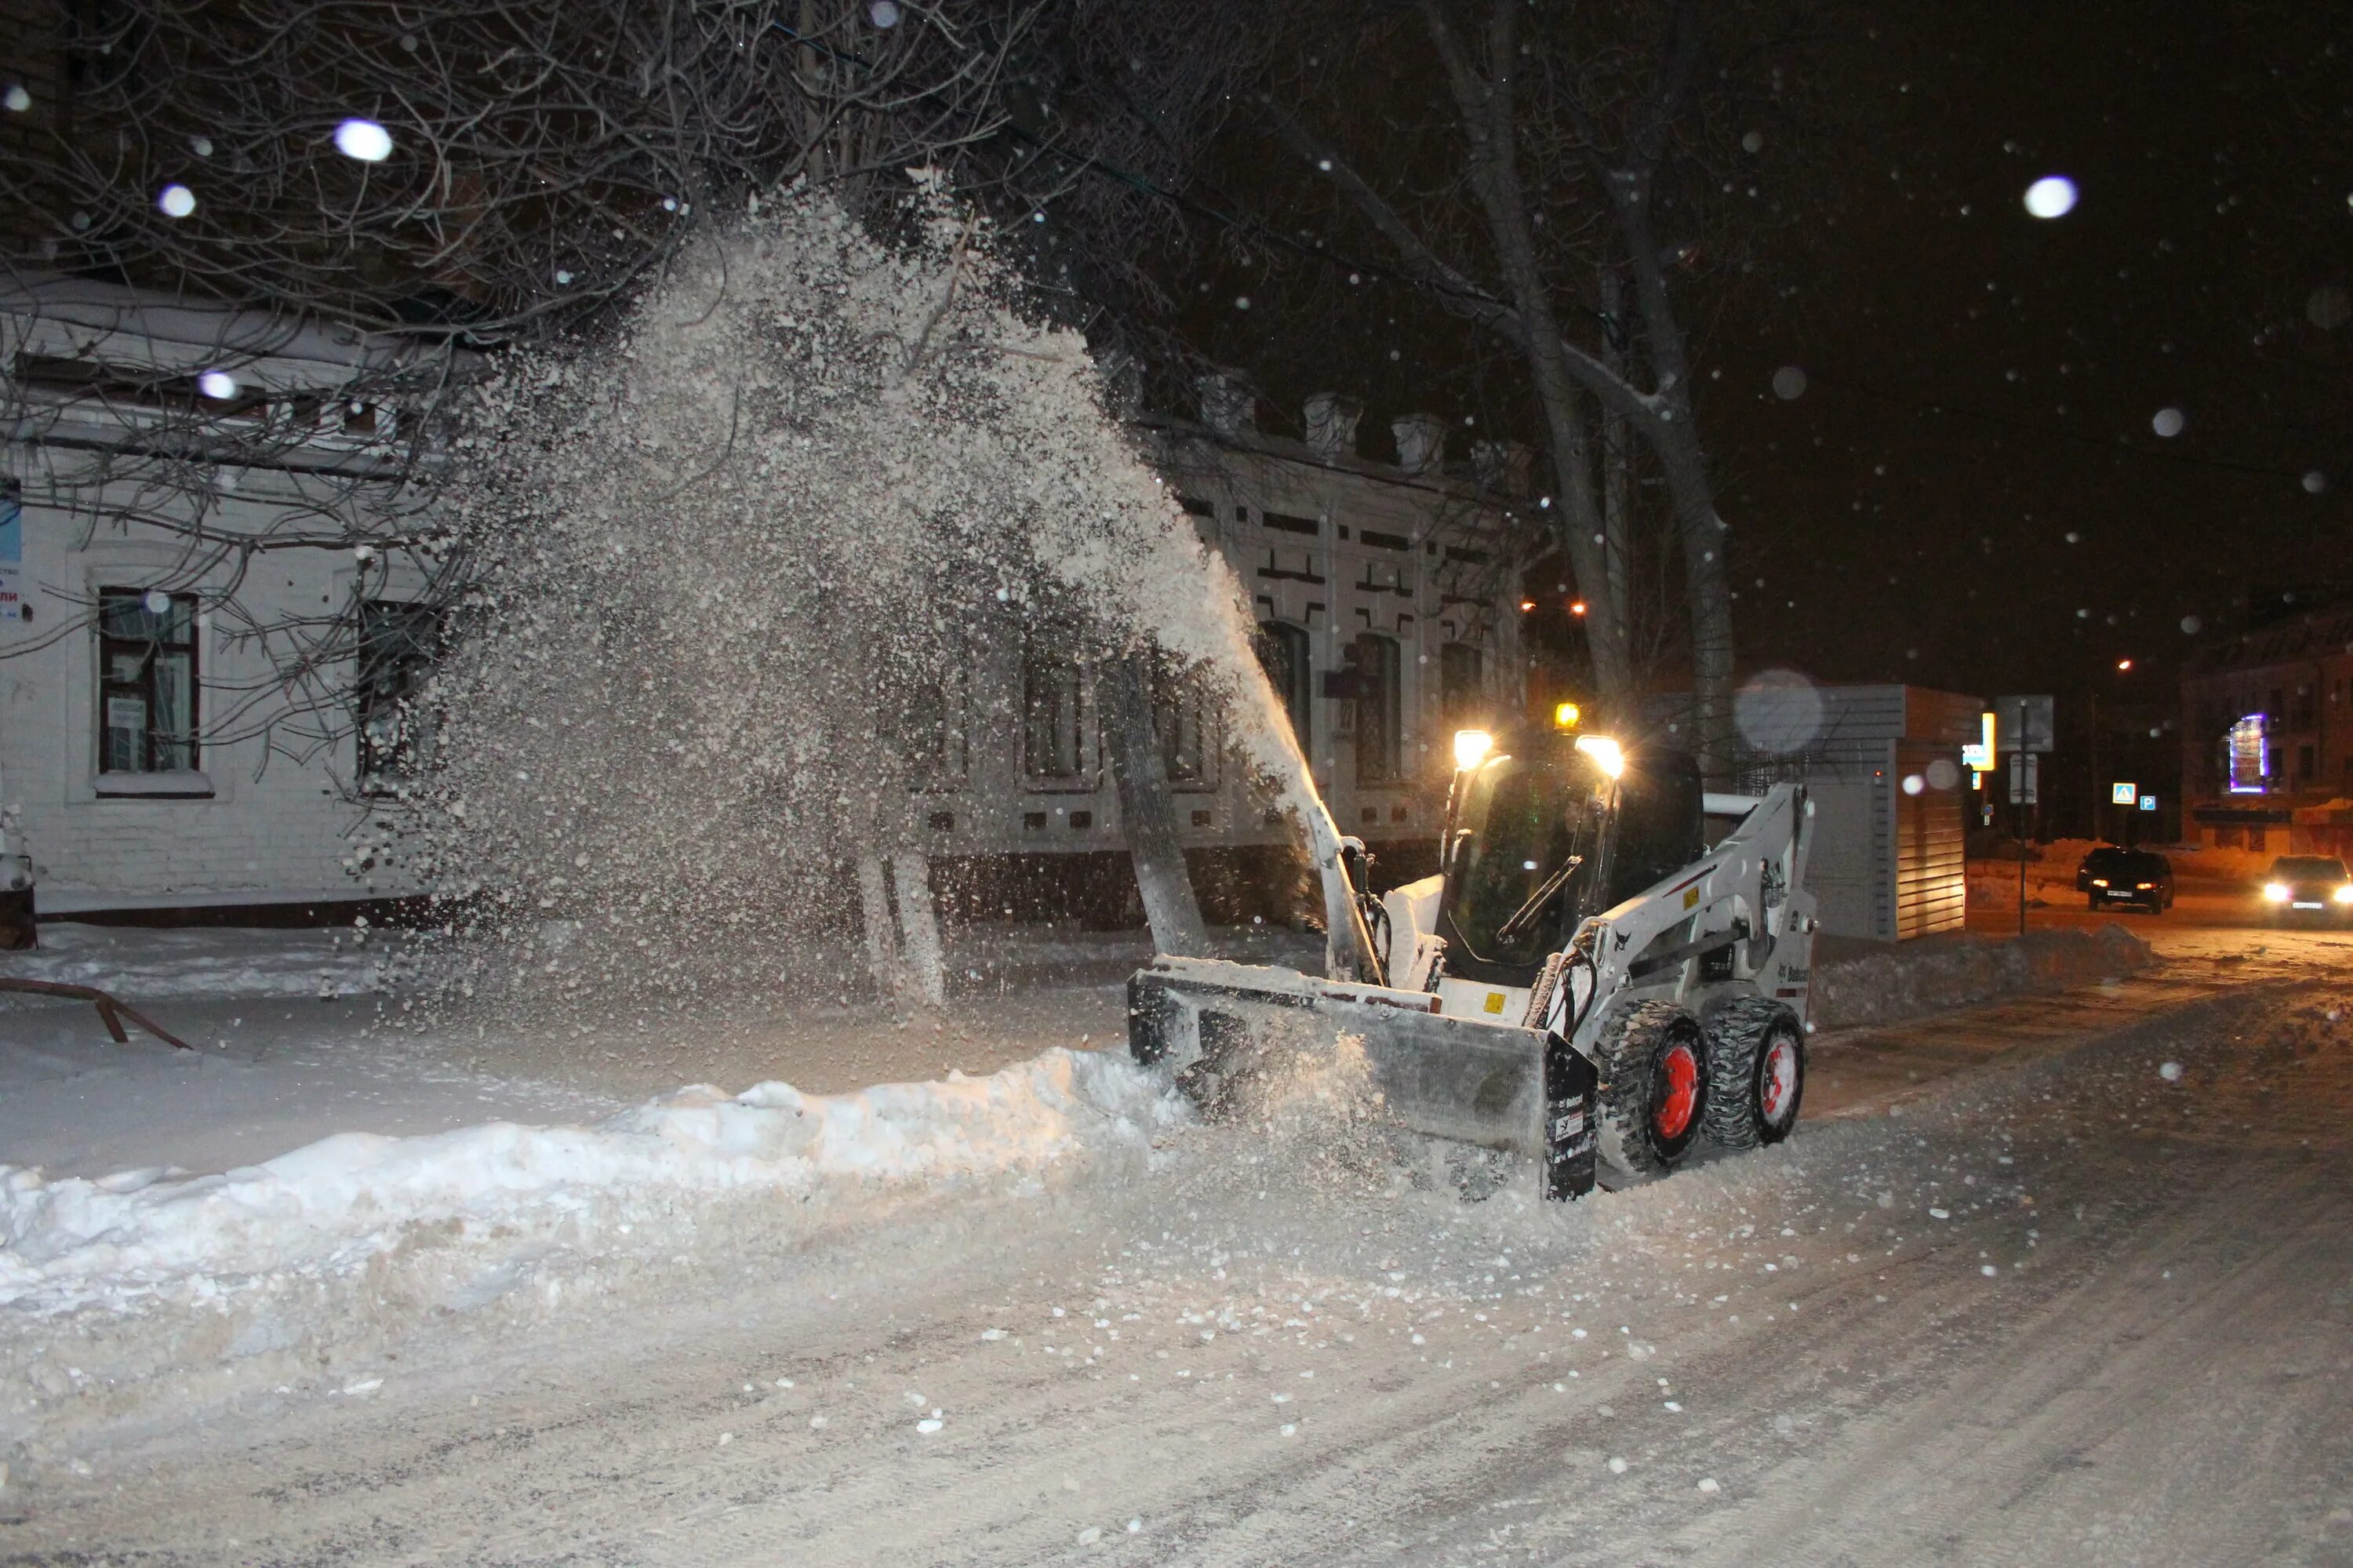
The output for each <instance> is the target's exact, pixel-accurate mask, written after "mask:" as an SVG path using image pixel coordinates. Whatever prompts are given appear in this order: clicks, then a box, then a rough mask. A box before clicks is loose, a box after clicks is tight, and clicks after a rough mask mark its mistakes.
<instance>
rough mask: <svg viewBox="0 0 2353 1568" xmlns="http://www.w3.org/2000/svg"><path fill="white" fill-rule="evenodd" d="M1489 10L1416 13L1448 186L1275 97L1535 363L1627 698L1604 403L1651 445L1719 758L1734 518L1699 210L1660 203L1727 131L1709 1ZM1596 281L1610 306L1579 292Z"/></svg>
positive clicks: (1440, 273)
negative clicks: (1709, 413) (1687, 276)
mask: <svg viewBox="0 0 2353 1568" xmlns="http://www.w3.org/2000/svg"><path fill="white" fill-rule="evenodd" d="M1478 9H1479V8H1476V7H1472V6H1470V5H1451V4H1449V3H1447V0H1415V4H1414V5H1412V7H1411V16H1412V21H1413V25H1414V26H1415V27H1416V28H1417V29H1418V30H1419V33H1420V35H1421V37H1422V40H1423V42H1424V43H1426V45H1427V48H1428V50H1429V52H1430V58H1432V59H1433V60H1434V61H1435V62H1436V64H1437V67H1438V69H1439V72H1440V75H1441V77H1442V79H1443V82H1444V86H1445V92H1446V99H1447V104H1446V108H1447V110H1448V113H1447V114H1446V116H1445V117H1444V118H1443V119H1442V120H1438V119H1437V118H1436V117H1433V120H1434V122H1436V123H1437V124H1438V125H1439V126H1440V127H1441V128H1442V131H1443V132H1445V133H1447V134H1449V135H1451V144H1450V145H1449V146H1448V148H1447V151H1446V153H1445V154H1444V156H1445V158H1446V164H1445V166H1444V168H1443V169H1442V171H1441V172H1440V175H1439V176H1438V182H1437V183H1436V185H1435V186H1434V188H1433V185H1432V184H1431V183H1430V182H1429V181H1428V179H1427V178H1426V177H1425V179H1424V181H1423V182H1422V183H1421V184H1420V185H1419V189H1416V188H1415V185H1414V183H1413V181H1412V178H1411V176H1412V175H1413V174H1414V173H1416V172H1419V173H1422V174H1424V175H1425V176H1426V175H1427V174H1428V171H1427V169H1426V168H1425V169H1422V170H1419V171H1416V170H1415V169H1414V166H1413V164H1407V165H1406V166H1405V167H1404V168H1402V169H1398V170H1397V171H1396V172H1395V173H1390V172H1389V171H1388V170H1384V169H1381V168H1378V167H1377V166H1376V165H1373V164H1367V163H1366V160H1365V156H1364V154H1361V153H1358V152H1356V151H1352V150H1351V149H1350V148H1349V147H1347V146H1345V145H1344V143H1343V140H1342V138H1340V137H1339V136H1336V135H1333V134H1328V133H1325V132H1320V131H1318V130H1316V129H1314V128H1312V127H1311V126H1310V125H1309V123H1308V122H1307V121H1306V118H1305V117H1304V115H1303V114H1302V113H1301V112H1298V111H1295V110H1294V109H1293V107H1292V105H1291V104H1290V103H1288V102H1286V101H1284V100H1283V99H1282V98H1280V97H1278V96H1277V95H1275V94H1272V93H1270V94H1268V95H1267V96H1266V97H1265V98H1264V99H1263V100H1262V101H1263V103H1264V106H1265V109H1266V111H1267V115H1268V119H1269V122H1271V125H1272V126H1273V128H1274V130H1275V132H1276V133H1277V134H1278V135H1279V137H1280V138H1281V139H1282V142H1283V143H1284V144H1286V145H1287V146H1288V147H1289V148H1290V149H1291V151H1292V152H1293V154H1295V155H1296V156H1297V157H1299V158H1300V159H1301V160H1303V162H1305V163H1306V164H1309V165H1311V166H1312V167H1313V168H1314V169H1315V170H1316V171H1318V172H1319V173H1321V174H1322V175H1324V176H1326V177H1327V178H1328V180H1329V182H1330V184H1331V185H1332V187H1333V188H1334V190H1335V192H1336V194H1337V195H1338V196H1339V198H1340V199H1341V200H1343V201H1344V202H1345V204H1346V205H1347V206H1348V207H1352V208H1353V209H1354V210H1355V212H1356V214H1357V215H1358V216H1359V217H1361V218H1362V219H1363V221H1364V222H1365V223H1366V225H1367V226H1368V227H1369V228H1371V230H1372V231H1373V232H1374V233H1375V234H1376V235H1377V237H1378V238H1379V240H1380V241H1381V242H1382V243H1383V244H1385V245H1386V246H1387V248H1388V250H1389V252H1390V253H1391V255H1392V256H1393V257H1394V258H1395V260H1396V263H1397V264H1398V266H1400V267H1401V268H1403V269H1404V270H1406V271H1407V272H1408V273H1409V275H1410V276H1411V277H1412V278H1414V279H1415V280H1416V281H1419V282H1420V283H1421V284H1422V285H1423V286H1424V287H1426V288H1427V289H1429V290H1430V291H1432V292H1433V293H1434V294H1435V295H1436V296H1437V298H1438V299H1439V300H1440V301H1441V302H1443V304H1444V305H1445V307H1446V308H1447V309H1448V310H1450V311H1451V312H1453V313H1456V314H1458V315H1460V316H1461V317H1463V318H1465V319H1467V320H1469V321H1471V322H1472V323H1475V324H1477V325H1478V326H1479V327H1481V328H1482V330H1484V331H1485V332H1487V333H1489V334H1493V336H1494V337H1496V338H1497V339H1499V340H1501V341H1502V342H1503V343H1504V344H1508V345H1509V346H1510V348H1511V349H1512V350H1514V352H1515V353H1516V354H1518V355H1520V356H1522V358H1523V359H1524V360H1525V365H1526V367H1527V372H1528V376H1529V380H1530V383H1531V385H1532V387H1533V389H1534V392H1535V400H1536V402H1537V405H1538V407H1539V408H1540V409H1541V411H1542V415H1543V419H1544V426H1545V435H1546V442H1547V445H1548V447H1549V449H1550V455H1551V458H1552V462H1553V468H1554V471H1555V477H1556V482H1557V489H1556V494H1557V496H1558V498H1559V501H1560V505H1561V512H1562V518H1561V539H1560V543H1561V546H1562V548H1563V552H1564V554H1565V555H1566V556H1567V559H1568V561H1569V563H1570V566H1571V568H1572V569H1573V570H1574V571H1575V572H1576V574H1577V579H1578V581H1579V582H1580V583H1582V584H1586V585H1588V594H1587V600H1588V612H1587V616H1586V624H1587V627H1588V637H1589V639H1590V641H1591V647H1592V657H1593V664H1594V673H1595V679H1596V682H1597V684H1598V686H1599V691H1600V694H1601V695H1602V696H1603V698H1604V699H1605V700H1606V701H1607V702H1609V704H1610V705H1612V706H1614V707H1619V708H1621V709H1622V708H1623V707H1625V706H1626V705H1630V703H1631V701H1632V699H1633V697H1634V694H1635V686H1636V668H1635V660H1634V652H1633V647H1634V643H1635V641H1636V632H1635V629H1634V628H1633V626H1632V625H1630V617H1631V613H1632V604H1631V599H1630V577H1631V572H1632V567H1631V562H1632V560H1633V555H1634V551H1633V546H1632V542H1631V541H1630V539H1629V538H1628V536H1627V528H1628V512H1627V509H1626V508H1625V507H1624V506H1623V505H1610V504H1608V500H1609V496H1608V493H1607V485H1606V482H1601V481H1599V476H1598V473H1597V465H1596V462H1595V446H1596V441H1595V439H1594V437H1595V424H1594V414H1595V411H1596V410H1597V409H1598V411H1599V413H1600V414H1601V415H1602V416H1603V417H1604V418H1605V419H1606V420H1607V421H1609V422H1610V423H1612V424H1615V423H1618V422H1622V424H1623V426H1624V428H1626V429H1630V430H1631V431H1632V432H1633V433H1634V434H1635V435H1637V436H1639V437H1640V438H1641V440H1642V442H1643V443H1644V444H1645V446H1646V447H1647V448H1648V449H1649V450H1650V451H1651V453H1652V454H1653V456H1654V458H1655V460H1656V461H1657V463H1658V467H1659V471H1660V473H1661V475H1662V478H1663V480H1664V482H1665V485H1666V488H1667V492H1668V494H1669V496H1670V497H1671V501H1672V537H1673V540H1674V543H1675V546H1676V550H1677V554H1678V556H1679V566H1680V568H1681V577H1682V581H1683V593H1684V599H1685V610H1686V614H1687V616H1688V623H1689V627H1690V650H1691V661H1692V677H1693V688H1694V695H1695V699H1696V707H1697V712H1696V714H1695V715H1694V716H1695V720H1696V724H1697V728H1698V732H1699V734H1698V738H1699V741H1700V743H1701V749H1702V751H1703V754H1704V757H1705V758H1706V759H1707V762H1708V765H1709V767H1710V768H1711V770H1712V771H1720V770H1721V767H1722V764H1723V760H1724V755H1725V747H1726V743H1727V740H1728V736H1729V727H1730V694H1731V683H1732V673H1733V632H1732V614H1731V596H1730V591H1729V581H1728V578H1727V576H1726V572H1725V561H1724V554H1725V550H1724V535H1725V532H1726V524H1725V522H1724V520H1723V519H1722V517H1721V515H1720V514H1719V513H1718V511H1717V507H1716V500H1715V486H1714V483H1713V482H1712V480H1711V478H1710V475H1709V470H1708V463H1707V456H1706V451H1705V448H1704V443H1703V440H1702V438H1701V433H1700V429H1699V421H1698V418H1697V410H1696V408H1695V406H1694V386H1693V374H1692V366H1691V353H1690V346H1689V341H1688V336H1687V334H1686V331H1685V328H1684V325H1683V320H1682V317H1681V316H1680V314H1679V313H1678V310H1677V291H1676V288H1675V286H1674V283H1673V274H1674V272H1675V271H1676V270H1677V269H1678V268H1679V267H1680V266H1681V264H1682V263H1683V260H1684V259H1685V258H1687V257H1688V256H1690V255H1691V254H1692V253H1693V251H1694V249H1695V248H1696V241H1697V239H1698V238H1700V237H1699V236H1698V235H1697V234H1694V233H1692V232H1688V228H1690V227H1691V226H1693V225H1694V223H1695V222H1696V221H1699V220H1698V219H1697V218H1696V217H1695V216H1694V214H1693V213H1692V212H1691V210H1690V207H1689V205H1688V204H1683V207H1681V208H1680V210H1678V209H1677V208H1675V207H1672V206H1671V204H1669V203H1668V202H1667V201H1666V200H1665V199H1664V196H1665V195H1666V193H1667V192H1669V191H1671V190H1672V189H1673V188H1674V184H1675V182H1676V181H1677V180H1678V179H1681V180H1683V182H1684V183H1685V184H1686V185H1689V184H1690V183H1692V182H1691V175H1690V174H1689V172H1688V171H1687V170H1685V169H1683V168H1682V167H1681V166H1680V165H1681V164H1683V163H1685V162H1692V161H1698V162H1704V159H1705V156H1706V154H1707V153H1708V152H1709V151H1710V149H1709V146H1708V143H1709V139H1710V137H1711V135H1712V134H1715V132H1716V127H1715V126H1714V125H1713V124H1712V123H1711V114H1710V106H1709V105H1708V104H1707V103H1706V101H1705V100H1706V96H1707V95H1706V93H1705V91H1704V88H1706V87H1707V86H1709V85H1710V81H1709V78H1708V71H1709V69H1710V65H1711V43H1712V41H1714V40H1712V38H1711V34H1710V30H1709V28H1708V27H1707V26H1705V25H1704V17H1703V13H1702V10H1701V8H1700V7H1699V6H1698V5H1696V4H1695V3H1694V0H1667V3H1662V4H1646V3H1636V4H1631V5H1623V6H1620V7H1615V8H1608V7H1605V8H1598V9H1599V12H1600V15H1601V19H1600V20H1599V21H1598V22H1597V21H1595V20H1593V19H1592V18H1593V16H1594V15H1595V12H1596V10H1597V8H1593V7H1580V8H1578V9H1577V11H1576V12H1573V13H1572V12H1561V13H1556V14H1551V15H1547V16H1543V17H1541V18H1536V19H1534V20H1532V19H1531V16H1532V14H1531V13H1529V12H1528V10H1527V8H1526V7H1525V6H1524V5H1516V4H1514V3H1512V0H1492V3H1491V4H1488V5H1485V6H1484V7H1483V16H1482V15H1478V14H1476V12H1477V10H1478ZM1390 41H1391V43H1392V44H1393V45H1394V44H1395V43H1396V40H1395V39H1394V38H1392V39H1391V40H1390ZM1715 118H1717V119H1720V118H1721V116H1720V114H1718V115H1716V116H1715ZM1370 151H1371V152H1372V153H1373V154H1375V155H1376V156H1377V155H1378V154H1379V153H1380V151H1381V149H1380V148H1379V147H1378V146H1375V147H1374V148H1372V149H1370ZM1399 192H1402V193H1404V194H1402V195H1401V194H1398V193H1399ZM1597 214H1599V215H1606V220H1605V221H1601V222H1596V221H1595V219H1596V215H1597ZM1596 279H1599V289H1598V290H1597V289H1595V287H1594V281H1595V280H1596ZM1620 279H1622V280H1623V281H1624V285H1625V290H1624V296H1625V297H1624V303H1623V306H1622V307H1621V305H1620ZM1596 293H1598V294H1599V300H1600V305H1599V308H1597V307H1596V306H1594V305H1590V304H1588V303H1586V301H1588V300H1589V299H1592V298H1594V297H1595V294H1596ZM1625 349H1630V352H1622V351H1621V350H1625ZM1605 428H1606V427H1605Z"/></svg>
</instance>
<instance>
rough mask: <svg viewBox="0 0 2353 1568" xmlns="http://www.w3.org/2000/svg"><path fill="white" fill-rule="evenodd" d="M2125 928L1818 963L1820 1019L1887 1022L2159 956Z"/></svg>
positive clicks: (1958, 940)
mask: <svg viewBox="0 0 2353 1568" xmlns="http://www.w3.org/2000/svg"><path fill="white" fill-rule="evenodd" d="M2155 961H2156V960H2155V959H2154V957H2153V955H2152V954H2151V953H2150V951H2149V947H2148V944H2147V942H2144V941H2142V940H2141V939H2140V938H2138V937H2136V936H2134V935H2133V934H2132V933H2131V932H2130V931H2127V930H2126V929H2125V928H2124V927H2121V926H2103V927H2100V928H2098V929H2097V930H2094V931H2032V932H2029V933H2028V934H2027V935H2025V936H2023V937H2001V938H1986V937H1949V938H1947V937H1935V938H1926V939H1925V940H1921V941H1916V942H1905V943H1903V944H1901V945H1899V946H1897V947H1894V948H1891V949H1889V950H1888V951H1885V952H1874V953H1869V954H1865V955H1862V956H1860V957H1855V958H1843V959H1827V960H1824V961H1821V962H1819V963H1817V964H1816V965H1815V967H1814V994H1813V1016H1814V1022H1817V1023H1818V1024H1820V1026H1821V1027H1823V1028H1825V1029H1843V1028H1848V1027H1851V1026H1852V1025H1855V1024H1862V1023H1886V1022H1893V1021H1894V1020H1896V1019H1899V1018H1914V1017H1917V1016H1919V1015H1920V1014H1922V1013H1928V1012H1945V1011H1947V1009H1950V1008H1956V1007H1966V1006H1968V1005H1969V1004H1970V1003H1972V1002H1978V1001H1987V1000H1989V998H1993V997H1998V996H2011V995H2016V994H2018V993H2021V992H2025V991H2060V990H2063V989H2065V988H2066V987H2068V986H2073V985H2086V984H2089V983H2091V982H2093V981H2095V980H2111V979H2114V978H2116V977H2117V976H2119V975H2127V974H2131V973H2133V972H2134V971H2136V970H2138V969H2146V968H2147V967H2148V966H2149V965H2150V964H2151V963H2153V962H2155Z"/></svg>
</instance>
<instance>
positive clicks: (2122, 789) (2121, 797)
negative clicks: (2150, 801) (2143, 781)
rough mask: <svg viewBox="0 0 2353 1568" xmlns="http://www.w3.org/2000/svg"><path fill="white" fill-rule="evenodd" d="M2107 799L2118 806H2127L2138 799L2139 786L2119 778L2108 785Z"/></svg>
mask: <svg viewBox="0 0 2353 1568" xmlns="http://www.w3.org/2000/svg"><path fill="white" fill-rule="evenodd" d="M2108 799H2109V800H2112V801H2114V802H2115V803H2116V804H2117V805H2119V806H2129V805H2131V804H2132V803H2133V802H2134V801H2135V800H2139V799H2140V786H2139V785H2137V784H2131V783H2126V782H2125V781H2124V780H2122V779H2119V780H2117V781H2116V783H2114V784H2111V785H2109V786H2108Z"/></svg>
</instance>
